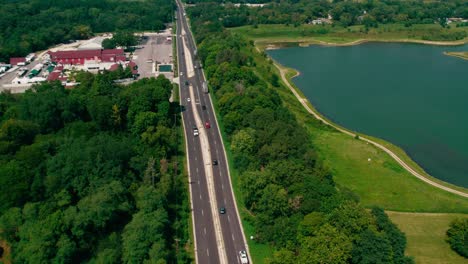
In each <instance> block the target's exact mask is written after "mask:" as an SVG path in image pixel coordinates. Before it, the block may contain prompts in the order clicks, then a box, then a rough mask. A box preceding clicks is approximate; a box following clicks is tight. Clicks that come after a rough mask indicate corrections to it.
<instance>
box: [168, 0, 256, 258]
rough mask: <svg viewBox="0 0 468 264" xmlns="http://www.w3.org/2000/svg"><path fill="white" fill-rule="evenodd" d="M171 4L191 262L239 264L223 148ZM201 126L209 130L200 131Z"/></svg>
mask: <svg viewBox="0 0 468 264" xmlns="http://www.w3.org/2000/svg"><path fill="white" fill-rule="evenodd" d="M176 3H177V6H178V10H177V14H176V17H177V20H176V21H177V34H176V43H177V58H178V68H179V69H178V70H179V80H180V101H181V105H182V106H183V107H184V111H183V112H182V118H183V123H184V128H185V136H186V147H187V159H188V166H189V168H188V169H189V175H190V179H189V181H190V196H191V206H192V218H193V227H194V235H195V241H194V243H195V257H196V262H197V263H200V264H205V263H241V261H240V258H239V251H241V250H247V252H248V248H247V244H246V240H245V235H244V232H243V230H242V226H241V223H240V218H239V214H238V210H237V206H236V203H235V200H234V194H233V192H232V188H231V180H230V175H229V169H228V164H227V159H226V155H225V151H224V145H223V142H222V139H221V135H220V133H219V128H218V124H217V120H216V117H215V113H214V109H213V106H212V103H211V98H210V95H209V94H206V93H204V92H203V83H204V82H205V77H204V74H203V70H202V69H201V68H200V67H199V66H200V65H199V64H198V62H197V61H196V60H194V57H195V52H196V45H195V42H194V39H193V36H192V34H191V31H190V28H189V26H188V23H187V20H186V16H185V10H184V8H183V5H182V3H181V2H180V0H177V1H176ZM206 123H208V124H209V125H208V126H206ZM194 127H196V128H197V129H198V130H199V135H197V136H195V135H194ZM213 160H216V161H217V162H213ZM216 163H217V164H216ZM220 208H225V213H223V214H222V213H221V212H220ZM249 258H250V255H249ZM250 263H251V261H250Z"/></svg>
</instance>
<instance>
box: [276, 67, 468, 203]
mask: <svg viewBox="0 0 468 264" xmlns="http://www.w3.org/2000/svg"><path fill="white" fill-rule="evenodd" d="M275 66H276V67H277V68H278V69H279V71H280V73H281V79H283V81H284V83H286V85H287V86H288V87H289V89H290V90H291V91H292V92H293V94H294V96H296V98H297V99H298V100H299V102H300V103H301V104H302V106H303V107H304V108H305V109H306V110H307V111H308V112H309V113H310V114H312V115H313V116H314V117H315V118H316V119H318V120H321V121H322V122H323V123H324V124H327V125H329V126H331V127H333V128H335V129H336V130H338V131H340V132H342V133H344V134H347V135H349V136H352V137H355V136H356V134H355V133H352V132H350V131H348V130H345V129H342V128H340V127H338V126H336V125H335V124H332V123H330V122H329V121H327V120H325V119H324V118H322V117H321V116H320V115H319V114H318V113H317V112H315V111H314V110H313V109H311V108H310V107H309V106H308V105H307V102H308V100H307V99H306V98H303V97H301V95H299V93H298V92H297V91H296V89H294V87H292V85H291V83H289V81H288V79H287V78H286V70H285V69H284V68H283V67H281V66H280V65H278V64H277V63H275ZM296 76H297V74H296ZM359 139H361V140H363V141H366V142H368V143H370V144H372V145H374V146H376V147H378V148H380V149H381V150H383V151H385V152H386V153H387V154H388V155H390V156H391V157H392V158H393V159H394V160H395V161H396V162H398V164H400V165H401V166H402V167H403V168H404V169H406V170H407V171H408V172H409V173H411V174H412V175H413V176H415V177H416V178H418V179H420V180H421V181H424V182H426V183H428V184H430V185H432V186H434V187H436V188H439V189H442V190H444V191H447V192H450V193H453V194H456V195H459V196H462V197H466V198H468V193H465V192H462V191H458V190H455V189H452V188H450V187H447V186H444V185H442V184H439V183H437V182H434V181H432V180H430V179H429V178H427V177H425V176H423V175H421V174H419V173H418V172H417V171H415V170H414V169H413V168H411V167H410V166H409V165H408V164H406V163H405V162H404V161H403V160H402V159H401V158H400V157H398V156H397V155H396V154H395V153H393V152H392V151H391V150H389V149H388V148H386V147H384V146H383V145H381V144H379V143H377V142H375V141H372V140H370V139H368V138H365V137H362V136H359Z"/></svg>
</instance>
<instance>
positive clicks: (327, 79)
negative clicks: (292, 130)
mask: <svg viewBox="0 0 468 264" xmlns="http://www.w3.org/2000/svg"><path fill="white" fill-rule="evenodd" d="M444 51H468V45H465V46H458V47H438V46H428V45H419V44H397V43H367V44H363V45H358V46H348V47H320V46H311V47H306V48H301V47H294V48H285V49H279V50H271V51H268V54H269V55H270V56H271V57H273V58H274V59H275V60H276V61H278V62H279V63H281V64H283V65H285V66H288V67H291V68H295V69H297V70H299V71H300V72H301V75H300V76H298V77H296V78H294V80H293V81H294V83H295V84H296V85H297V86H298V87H299V88H300V89H301V90H302V91H303V93H304V94H305V95H306V96H307V98H308V99H309V100H310V102H311V103H312V104H313V105H314V107H316V108H317V109H318V110H319V111H320V112H321V113H322V114H323V115H325V116H326V117H327V118H329V119H330V120H332V121H333V122H335V123H338V124H340V125H342V126H344V127H346V128H349V129H351V130H354V131H358V132H360V133H363V134H367V135H372V136H375V137H379V138H382V139H385V140H387V141H389V142H392V143H393V144H395V145H398V146H400V147H402V148H403V149H404V150H405V151H406V152H407V153H408V154H409V155H410V156H411V158H412V159H413V160H415V161H416V162H417V163H418V164H419V165H420V166H422V167H423V168H424V169H425V170H426V171H427V172H428V173H429V174H431V175H432V176H434V177H437V178H439V179H441V180H443V181H447V182H450V183H453V184H456V185H460V186H463V187H468V61H467V60H462V59H459V58H455V57H450V56H445V55H443V52H444Z"/></svg>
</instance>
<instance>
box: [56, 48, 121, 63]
mask: <svg viewBox="0 0 468 264" xmlns="http://www.w3.org/2000/svg"><path fill="white" fill-rule="evenodd" d="M49 55H50V59H51V60H52V61H53V62H56V63H60V64H72V65H83V64H84V62H85V61H88V60H93V61H102V62H116V61H118V59H121V58H122V56H123V57H124V58H125V53H124V51H123V49H109V50H101V49H99V50H65V51H56V52H49Z"/></svg>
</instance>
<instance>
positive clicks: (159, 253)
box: [0, 72, 190, 264]
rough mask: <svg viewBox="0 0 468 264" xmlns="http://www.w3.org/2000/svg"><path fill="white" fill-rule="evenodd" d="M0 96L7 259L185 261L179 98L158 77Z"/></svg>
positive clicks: (97, 80)
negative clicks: (173, 99) (174, 98)
mask: <svg viewBox="0 0 468 264" xmlns="http://www.w3.org/2000/svg"><path fill="white" fill-rule="evenodd" d="M76 78H77V80H78V81H79V82H80V85H79V86H78V87H76V88H74V89H73V90H66V89H64V87H63V86H62V85H61V84H60V83H59V82H54V83H44V84H41V85H37V86H34V87H33V89H31V90H28V91H27V92H26V93H25V94H20V95H12V94H9V93H2V94H0V118H1V119H0V215H1V216H0V238H1V239H3V240H6V241H7V242H8V244H9V245H10V246H11V248H12V249H11V252H12V260H13V263H158V264H162V263H188V262H190V260H189V257H188V254H187V253H186V251H185V250H184V246H185V243H186V242H187V240H188V230H187V229H188V226H189V222H188V219H189V213H190V212H189V210H188V196H187V195H188V194H187V190H186V178H185V177H186V176H185V175H184V173H183V155H182V154H183V153H179V146H180V143H181V142H183V141H182V140H181V138H180V137H181V127H180V118H179V117H180V116H179V114H178V113H179V109H178V108H179V106H178V103H176V102H174V103H170V102H169V97H170V95H171V89H172V84H171V83H170V82H169V80H167V79H165V78H164V77H162V76H160V77H158V78H152V79H142V80H139V81H137V82H134V83H133V84H131V85H129V86H119V85H116V84H114V83H113V78H112V75H111V74H109V73H104V74H99V75H93V74H90V73H85V72H81V73H79V74H77V76H76Z"/></svg>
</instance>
